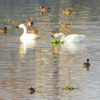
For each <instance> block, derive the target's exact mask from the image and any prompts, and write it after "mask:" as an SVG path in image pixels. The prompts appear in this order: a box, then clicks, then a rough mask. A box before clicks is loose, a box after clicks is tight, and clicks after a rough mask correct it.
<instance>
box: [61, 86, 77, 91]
mask: <svg viewBox="0 0 100 100" xmlns="http://www.w3.org/2000/svg"><path fill="white" fill-rule="evenodd" d="M62 89H63V90H71V91H72V90H75V89H78V88H74V87H69V86H66V87H63V88H62Z"/></svg>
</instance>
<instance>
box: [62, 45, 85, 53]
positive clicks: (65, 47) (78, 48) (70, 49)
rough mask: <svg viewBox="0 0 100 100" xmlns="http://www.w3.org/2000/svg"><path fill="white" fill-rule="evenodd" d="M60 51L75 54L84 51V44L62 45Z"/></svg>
mask: <svg viewBox="0 0 100 100" xmlns="http://www.w3.org/2000/svg"><path fill="white" fill-rule="evenodd" d="M61 47H62V50H67V51H68V52H70V53H72V54H75V53H77V52H80V51H82V50H84V49H85V47H84V43H64V44H62V45H61Z"/></svg>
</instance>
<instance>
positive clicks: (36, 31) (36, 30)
mask: <svg viewBox="0 0 100 100" xmlns="http://www.w3.org/2000/svg"><path fill="white" fill-rule="evenodd" d="M28 33H29V34H33V33H34V34H38V29H36V28H35V29H32V30H28Z"/></svg>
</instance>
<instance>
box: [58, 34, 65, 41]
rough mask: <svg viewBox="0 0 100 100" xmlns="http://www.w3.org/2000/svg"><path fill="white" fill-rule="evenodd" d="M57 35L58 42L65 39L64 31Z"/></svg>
mask: <svg viewBox="0 0 100 100" xmlns="http://www.w3.org/2000/svg"><path fill="white" fill-rule="evenodd" d="M59 36H61V39H60V42H64V39H65V35H64V33H59Z"/></svg>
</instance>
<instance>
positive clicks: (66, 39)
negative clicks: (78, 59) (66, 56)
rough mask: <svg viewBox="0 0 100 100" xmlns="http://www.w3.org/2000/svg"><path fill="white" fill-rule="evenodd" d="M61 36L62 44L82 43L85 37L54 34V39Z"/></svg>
mask: <svg viewBox="0 0 100 100" xmlns="http://www.w3.org/2000/svg"><path fill="white" fill-rule="evenodd" d="M59 36H61V39H60V42H82V41H83V39H84V37H85V35H78V34H72V35H68V36H66V37H65V35H64V33H54V34H53V35H52V37H59Z"/></svg>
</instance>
